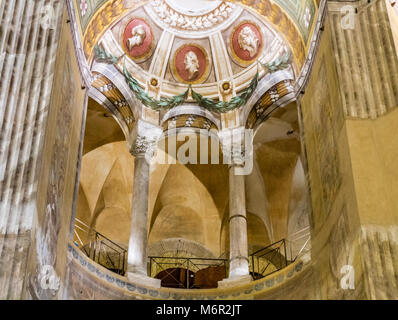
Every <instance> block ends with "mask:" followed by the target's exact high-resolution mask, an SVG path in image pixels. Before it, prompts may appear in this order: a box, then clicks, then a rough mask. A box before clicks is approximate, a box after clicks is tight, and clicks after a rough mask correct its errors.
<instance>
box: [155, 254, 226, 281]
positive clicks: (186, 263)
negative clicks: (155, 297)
mask: <svg viewBox="0 0 398 320" xmlns="http://www.w3.org/2000/svg"><path fill="white" fill-rule="evenodd" d="M148 259H149V270H148V274H149V275H150V276H151V277H157V278H158V279H160V280H161V281H162V287H177V288H185V289H198V288H201V287H202V286H201V284H200V283H199V282H198V281H197V280H198V278H199V277H198V272H199V271H202V272H206V271H209V272H211V269H210V268H216V269H217V271H218V275H220V277H219V278H220V279H218V278H217V279H213V280H214V281H213V282H214V283H215V284H217V280H222V279H223V278H225V277H226V275H227V264H228V259H217V258H187V257H148ZM216 269H213V270H216ZM176 270H177V271H178V274H177V272H176ZM220 271H221V272H220ZM181 273H182V275H183V277H181ZM213 274H214V273H213ZM178 275H180V276H178ZM208 275H209V274H207V275H204V276H205V277H206V278H207V279H209V277H208ZM210 281H211V280H210ZM210 286H211V284H210Z"/></svg>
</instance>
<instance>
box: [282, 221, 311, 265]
mask: <svg viewBox="0 0 398 320" xmlns="http://www.w3.org/2000/svg"><path fill="white" fill-rule="evenodd" d="M286 241H287V244H288V247H289V252H288V259H289V260H290V261H291V262H294V261H296V259H297V258H298V257H299V256H300V255H302V254H305V253H308V252H309V251H310V250H311V231H310V227H309V226H307V227H305V228H303V229H301V230H298V231H296V232H295V233H293V234H291V235H289V236H288V238H287V239H286Z"/></svg>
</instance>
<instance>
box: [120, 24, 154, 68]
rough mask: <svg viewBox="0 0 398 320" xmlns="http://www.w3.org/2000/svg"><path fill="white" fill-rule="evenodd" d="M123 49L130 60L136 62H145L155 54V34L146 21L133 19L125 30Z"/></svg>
mask: <svg viewBox="0 0 398 320" xmlns="http://www.w3.org/2000/svg"><path fill="white" fill-rule="evenodd" d="M123 48H124V50H125V51H126V52H127V54H128V55H129V57H130V58H132V59H133V60H134V61H136V62H143V61H145V60H146V59H148V58H149V57H150V56H151V54H152V52H153V33H152V29H151V27H150V26H149V25H148V24H147V23H146V21H145V20H143V19H140V18H134V19H132V20H131V21H130V22H129V23H128V24H127V26H126V28H125V29H124V33H123Z"/></svg>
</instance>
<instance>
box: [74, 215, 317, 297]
mask: <svg viewBox="0 0 398 320" xmlns="http://www.w3.org/2000/svg"><path fill="white" fill-rule="evenodd" d="M74 232H75V237H74V238H75V239H74V240H75V244H76V245H77V246H78V247H80V249H81V250H82V251H83V252H84V253H85V254H86V255H87V256H88V257H89V258H90V259H92V260H93V261H95V262H97V263H98V264H100V265H102V266H103V267H105V268H107V269H109V270H111V271H114V272H116V273H118V274H120V275H124V274H125V270H126V267H127V249H126V248H123V247H122V246H120V245H119V244H117V243H115V242H114V241H112V240H110V239H108V238H107V237H105V236H104V235H102V234H101V233H99V232H97V231H96V230H94V229H93V228H90V227H89V226H88V225H86V224H85V223H83V222H82V221H80V220H79V219H76V222H75V230H74ZM310 239H311V236H310V231H309V227H307V228H304V229H302V230H299V231H298V232H296V233H295V234H292V235H291V236H290V237H289V239H288V240H285V239H282V240H279V241H277V242H275V243H272V244H270V245H268V246H266V247H264V248H262V249H260V250H256V251H255V252H253V253H251V254H250V255H249V264H250V274H251V275H252V277H253V279H254V280H257V279H260V278H263V277H265V276H267V275H270V274H271V273H274V272H276V271H279V270H281V269H283V268H285V267H286V266H287V265H288V264H289V263H292V262H294V261H295V260H296V259H297V257H298V256H300V255H301V254H304V253H306V252H308V251H309V250H310ZM293 246H294V248H293ZM287 247H288V248H289V250H287ZM148 262H149V263H148V275H149V276H151V277H157V278H158V279H160V280H162V286H164V287H178V288H186V289H195V288H210V287H213V285H214V284H216V283H217V281H219V280H222V279H224V278H226V277H227V274H228V268H229V264H228V263H229V261H228V259H225V258H192V257H167V256H166V257H148ZM204 278H206V279H207V280H208V281H204V280H203V279H204ZM209 283H210V284H209Z"/></svg>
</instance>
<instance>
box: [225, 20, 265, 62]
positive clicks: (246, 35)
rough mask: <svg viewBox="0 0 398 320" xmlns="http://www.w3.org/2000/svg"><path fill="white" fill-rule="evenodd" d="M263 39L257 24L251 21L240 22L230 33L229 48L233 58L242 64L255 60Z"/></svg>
mask: <svg viewBox="0 0 398 320" xmlns="http://www.w3.org/2000/svg"><path fill="white" fill-rule="evenodd" d="M262 46H263V39H262V34H261V31H260V29H259V27H258V26H256V25H255V24H253V23H251V22H247V21H246V22H242V23H241V24H239V25H238V26H237V27H236V28H235V30H234V31H233V33H232V35H231V40H230V47H231V48H230V49H231V52H232V56H233V58H234V60H235V61H236V62H237V63H238V64H240V65H243V66H247V65H249V64H251V63H253V61H255V60H256V59H257V58H258V56H259V54H260V52H261V49H262Z"/></svg>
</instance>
